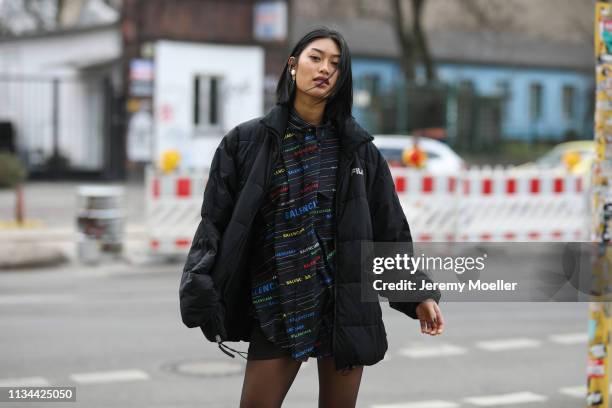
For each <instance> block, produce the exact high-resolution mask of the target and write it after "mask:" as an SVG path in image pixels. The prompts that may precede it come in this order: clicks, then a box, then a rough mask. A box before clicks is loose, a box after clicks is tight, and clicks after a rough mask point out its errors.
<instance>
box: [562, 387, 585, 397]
mask: <svg viewBox="0 0 612 408" xmlns="http://www.w3.org/2000/svg"><path fill="white" fill-rule="evenodd" d="M559 392H560V393H561V394H565V395H569V396H570V397H576V398H586V394H587V387H586V386H585V385H578V386H576V387H563V388H559Z"/></svg>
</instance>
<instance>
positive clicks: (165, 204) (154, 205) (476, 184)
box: [146, 168, 590, 255]
mask: <svg viewBox="0 0 612 408" xmlns="http://www.w3.org/2000/svg"><path fill="white" fill-rule="evenodd" d="M391 173H392V176H393V179H394V182H395V187H396V190H397V193H398V197H399V198H400V202H401V204H402V207H403V208H404V211H405V213H406V218H407V219H408V223H409V225H410V230H411V232H412V235H413V239H414V241H420V242H423V241H439V242H452V241H459V242H473V241H581V240H586V239H588V238H589V234H588V232H589V228H590V224H589V215H588V214H589V196H588V188H587V187H588V185H585V180H584V179H583V178H581V177H580V176H571V175H567V176H559V175H558V174H554V173H545V172H538V173H535V172H527V171H523V172H516V171H513V170H512V169H495V170H494V169H484V170H483V169H470V170H466V171H464V172H462V173H460V174H453V175H431V174H428V173H426V172H424V171H420V170H413V169H404V168H392V169H391ZM206 181H207V173H206V170H204V169H203V170H192V171H182V172H176V173H170V174H164V173H161V172H159V171H157V170H154V169H151V168H150V169H148V170H147V179H146V185H147V188H146V194H147V199H146V203H147V207H146V211H147V217H146V218H147V228H148V234H149V246H150V249H151V251H152V252H153V253H158V254H164V255H181V254H186V253H187V251H188V249H189V246H190V245H191V239H192V238H193V235H194V233H195V230H196V228H197V226H198V223H199V222H200V211H201V206H202V199H203V196H204V187H205V186H206Z"/></svg>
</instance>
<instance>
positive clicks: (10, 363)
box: [0, 264, 588, 408]
mask: <svg viewBox="0 0 612 408" xmlns="http://www.w3.org/2000/svg"><path fill="white" fill-rule="evenodd" d="M181 266H182V265H181V264H166V265H155V264H153V265H140V266H128V265H123V264H115V265H110V266H104V267H81V266H78V265H74V264H71V265H69V266H67V267H64V268H62V269H52V270H36V271H20V272H0V327H1V330H0V350H1V351H0V386H7V385H16V384H20V385H51V386H76V390H77V402H76V403H53V404H52V405H50V406H53V407H64V406H65V407H88V408H89V407H125V408H127V407H237V406H238V402H239V396H240V390H241V386H242V378H243V377H242V376H243V369H244V360H242V359H239V358H236V359H231V358H229V357H227V356H226V355H225V354H223V353H221V352H220V351H219V350H218V348H217V347H216V345H214V344H212V343H208V342H207V341H206V339H205V338H204V336H203V335H202V333H201V332H200V331H199V330H198V329H187V328H186V327H185V326H183V324H182V322H181V319H180V315H179V308H178V283H179V278H180V270H181ZM442 309H443V312H444V315H445V319H446V324H447V327H446V332H445V333H444V334H443V335H442V336H438V337H430V336H428V335H423V334H421V333H420V331H419V326H418V322H417V321H414V320H411V319H410V318H408V317H405V316H403V315H402V314H400V313H399V312H397V311H395V310H392V309H390V308H389V307H388V305H386V304H385V305H383V315H384V320H385V324H386V328H387V332H388V338H389V351H388V353H387V356H386V358H385V360H383V361H382V362H380V363H379V364H377V365H375V366H372V367H366V369H365V371H364V377H363V381H362V384H361V389H360V394H359V401H358V406H359V407H379V408H391V407H397V408H400V407H403V408H453V407H476V406H504V407H505V406H520V407H556V408H566V407H567V408H569V407H572V408H573V407H580V406H584V403H583V400H582V399H581V395H582V394H583V393H584V389H581V387H582V388H584V385H585V384H586V375H585V372H586V357H587V346H586V329H587V319H588V305H587V304H586V303H442ZM230 346H232V347H234V348H237V349H239V350H246V349H247V346H248V345H247V343H232V344H230ZM317 389H318V385H317V373H316V361H313V360H311V362H310V363H308V364H306V365H305V366H303V367H302V368H301V370H300V373H299V374H298V377H297V378H296V380H295V382H294V384H293V387H292V389H291V390H290V391H289V394H288V396H287V399H286V400H285V401H286V403H285V406H287V407H315V406H316V400H317ZM4 406H11V405H10V404H7V403H0V407H4ZM14 406H16V407H27V406H33V407H41V406H46V404H44V405H43V404H40V403H19V404H14Z"/></svg>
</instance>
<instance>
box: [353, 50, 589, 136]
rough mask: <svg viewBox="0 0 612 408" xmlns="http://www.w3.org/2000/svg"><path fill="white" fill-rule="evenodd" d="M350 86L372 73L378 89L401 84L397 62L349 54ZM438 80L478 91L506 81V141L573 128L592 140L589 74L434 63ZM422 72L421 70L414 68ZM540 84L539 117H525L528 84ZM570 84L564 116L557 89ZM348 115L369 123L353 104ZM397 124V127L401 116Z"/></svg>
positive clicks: (495, 90)
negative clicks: (569, 107) (469, 84)
mask: <svg viewBox="0 0 612 408" xmlns="http://www.w3.org/2000/svg"><path fill="white" fill-rule="evenodd" d="M352 68H353V79H354V87H355V90H359V89H361V88H362V87H363V78H364V76H366V75H373V74H374V75H377V76H378V78H379V85H380V89H381V91H383V92H384V91H388V90H390V89H391V87H392V86H394V84H397V83H401V75H400V70H399V66H398V64H396V63H395V62H394V61H393V60H389V59H369V58H368V59H366V58H353V67H352ZM437 70H438V78H439V79H440V80H441V81H442V82H445V83H449V84H458V83H460V82H462V81H470V82H472V84H473V86H474V87H475V89H476V91H477V93H478V94H480V95H500V94H501V93H502V88H501V87H500V83H501V82H506V83H507V89H508V91H509V98H508V99H507V105H506V108H505V110H504V118H503V126H502V132H503V134H504V137H505V138H507V139H521V140H528V139H529V138H532V137H534V136H535V137H538V138H540V139H544V138H548V139H553V140H561V139H563V137H564V135H565V133H566V132H567V131H569V130H573V131H575V132H576V133H577V136H578V137H579V138H582V139H592V137H593V133H592V122H593V118H592V113H588V111H589V104H590V103H592V102H591V98H592V94H591V87H592V84H593V75H592V74H587V73H580V72H574V71H569V70H555V69H540V68H522V67H521V68H519V67H516V68H514V67H512V68H510V67H504V66H485V65H467V64H466V65H460V64H438V66H437ZM419 74H420V75H422V71H420V72H419ZM532 84H539V85H540V87H541V116H540V117H539V118H537V119H532V118H531V115H530V93H531V92H530V88H531V85H532ZM564 86H570V87H572V88H573V110H574V112H573V115H572V117H570V118H566V117H565V115H564V111H563V87H564ZM353 114H354V116H355V117H356V118H357V119H358V120H361V121H362V122H363V123H364V125H365V126H366V127H367V126H368V124H372V121H371V120H370V119H371V118H369V117H368V115H369V113H368V111H367V109H361V108H359V107H355V108H354V111H353ZM398 122H399V123H398V127H399V128H400V129H401V128H402V123H401V119H400V120H398Z"/></svg>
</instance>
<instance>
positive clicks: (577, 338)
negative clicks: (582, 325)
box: [548, 333, 588, 344]
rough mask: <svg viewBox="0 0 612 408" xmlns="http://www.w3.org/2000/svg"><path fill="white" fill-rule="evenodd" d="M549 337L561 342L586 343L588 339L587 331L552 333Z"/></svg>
mask: <svg viewBox="0 0 612 408" xmlns="http://www.w3.org/2000/svg"><path fill="white" fill-rule="evenodd" d="M548 338H549V339H550V340H551V341H554V342H555V343H559V344H584V343H586V342H587V340H588V336H587V333H566V334H551V335H550V336H548Z"/></svg>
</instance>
